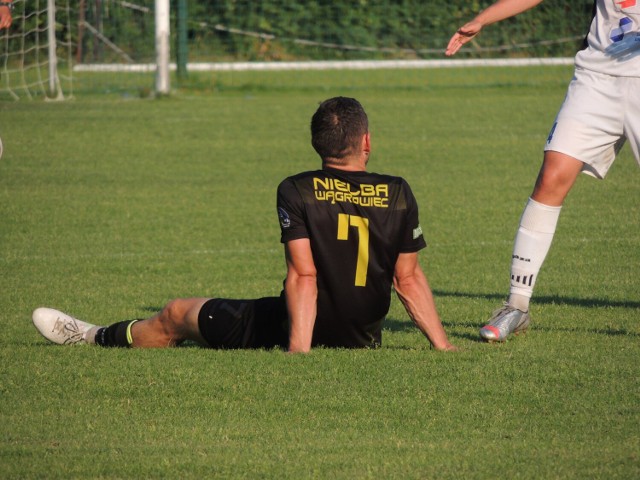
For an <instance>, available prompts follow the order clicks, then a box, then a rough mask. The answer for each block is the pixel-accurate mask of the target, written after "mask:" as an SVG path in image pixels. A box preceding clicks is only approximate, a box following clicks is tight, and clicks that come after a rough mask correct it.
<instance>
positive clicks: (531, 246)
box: [508, 198, 562, 312]
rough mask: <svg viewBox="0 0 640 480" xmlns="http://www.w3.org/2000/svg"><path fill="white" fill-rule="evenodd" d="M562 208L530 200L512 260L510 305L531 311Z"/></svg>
mask: <svg viewBox="0 0 640 480" xmlns="http://www.w3.org/2000/svg"><path fill="white" fill-rule="evenodd" d="M561 208H562V207H550V206H548V205H543V204H542V203H538V202H536V201H535V200H533V199H531V198H530V199H529V201H528V202H527V205H526V206H525V207H524V211H523V212H522V217H521V218H520V227H519V228H518V233H516V238H515V240H514V243H513V255H512V257H511V290H510V295H509V300H508V303H509V304H510V305H511V306H513V307H516V308H517V309H518V310H522V311H523V312H526V311H527V310H529V300H530V299H531V295H532V294H533V287H534V285H535V283H536V279H537V277H538V272H540V268H541V267H542V264H543V262H544V259H545V258H546V256H547V253H548V252H549V248H550V247H551V241H552V240H553V235H554V234H555V231H556V225H557V223H558V217H559V216H560V210H561Z"/></svg>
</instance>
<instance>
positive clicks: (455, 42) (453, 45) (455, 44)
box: [444, 22, 482, 56]
mask: <svg viewBox="0 0 640 480" xmlns="http://www.w3.org/2000/svg"><path fill="white" fill-rule="evenodd" d="M481 29H482V25H480V24H479V23H477V22H469V23H467V24H465V25H463V26H462V27H460V28H459V29H458V31H457V32H456V33H455V34H454V35H453V37H451V40H449V44H448V45H447V49H446V50H445V52H444V53H445V55H447V56H451V55H454V54H455V53H456V52H457V51H458V50H460V48H461V47H462V46H463V45H464V44H465V43H467V42H469V41H470V40H471V39H472V38H474V37H475V36H476V35H477V34H478V33H480V30H481Z"/></svg>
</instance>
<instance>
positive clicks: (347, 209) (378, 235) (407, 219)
mask: <svg viewBox="0 0 640 480" xmlns="http://www.w3.org/2000/svg"><path fill="white" fill-rule="evenodd" d="M278 215H279V218H280V228H281V234H282V235H281V241H282V242H283V243H286V242H289V241H291V240H296V239H299V238H309V239H310V242H311V250H312V254H313V260H314V263H315V267H316V270H317V284H318V305H317V317H316V322H315V327H314V331H313V340H312V345H313V346H316V345H324V346H329V347H367V346H378V345H380V342H381V333H382V321H383V320H384V318H385V316H386V314H387V312H388V311H389V304H390V302H391V286H392V282H393V272H394V267H395V264H396V260H397V259H398V255H399V254H400V253H409V252H417V251H418V250H420V249H422V248H424V247H425V246H426V243H425V241H424V238H423V235H422V230H421V228H420V224H419V221H418V206H417V204H416V200H415V198H414V196H413V193H412V192H411V189H410V187H409V185H408V184H407V182H406V181H405V180H403V179H402V178H400V177H392V176H389V175H379V174H375V173H368V172H346V171H343V170H337V169H331V168H326V169H323V170H317V171H312V172H305V173H301V174H299V175H295V176H293V177H289V178H287V179H285V180H284V181H283V182H282V183H281V184H280V186H279V187H278Z"/></svg>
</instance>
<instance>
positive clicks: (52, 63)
mask: <svg viewBox="0 0 640 480" xmlns="http://www.w3.org/2000/svg"><path fill="white" fill-rule="evenodd" d="M47 40H48V43H49V93H50V94H51V96H54V95H56V93H57V84H58V82H57V79H58V57H57V55H56V2H55V1H54V0H47Z"/></svg>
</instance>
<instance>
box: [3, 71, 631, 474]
mask: <svg viewBox="0 0 640 480" xmlns="http://www.w3.org/2000/svg"><path fill="white" fill-rule="evenodd" d="M570 77H571V69H570V68H568V67H546V68H533V67H531V68H529V67H528V68H502V69H498V68H485V69H477V70H472V69H451V70H440V71H435V70H419V71H397V72H392V71H384V72H296V73H289V74H288V73H286V72H271V73H269V72H265V73H238V72H235V73H232V72H231V73H226V74H215V76H214V77H202V78H201V79H194V78H192V79H191V82H192V83H193V85H195V87H194V88H192V89H185V90H182V91H180V92H178V93H176V94H175V95H173V96H171V97H169V98H161V99H156V100H148V99H139V98H136V97H135V96H131V95H125V94H117V95H116V94H113V95H102V96H98V95H83V94H80V95H78V96H77V98H75V99H73V100H70V101H66V102H62V103H51V102H39V101H20V102H15V103H13V102H0V137H1V138H2V141H3V144H4V153H3V156H2V158H1V159H0V273H1V274H0V312H1V314H0V315H1V317H0V318H1V324H0V326H1V328H0V365H1V367H0V478H7V479H8V478H16V479H17V478H20V479H26V478H60V479H68V478H105V479H107V478H160V477H162V478H180V479H183V478H273V479H276V478H277V479H283V478H288V479H302V478H333V479H353V478H358V479H360V478H375V479H382V478H398V479H412V478H415V479H423V478H445V479H447V478H450V479H460V478H478V479H484V478H487V479H494V478H603V479H605V478H606V479H610V478H639V477H640V375H639V359H640V294H639V291H640V236H639V233H640V203H639V202H638V200H639V192H640V191H639V189H638V184H639V182H640V170H639V169H638V167H637V165H636V163H635V160H634V159H633V156H632V154H631V151H630V149H629V148H628V146H627V147H625V148H624V149H623V151H622V152H621V154H620V156H619V158H618V160H617V161H616V163H615V164H614V166H613V168H612V170H611V171H610V173H609V176H608V177H607V179H606V180H605V181H597V180H594V179H592V178H589V177H586V176H583V177H582V178H580V179H579V180H578V182H577V184H576V186H575V188H574V189H573V190H572V192H571V194H570V196H569V198H568V199H567V201H566V203H565V206H564V209H563V212H562V215H561V217H560V222H559V225H558V229H557V233H556V236H555V239H554V244H553V246H552V248H551V252H550V254H549V256H548V258H547V262H546V263H545V265H544V267H543V270H542V272H541V275H540V278H539V280H538V283H537V288H536V293H535V297H534V302H533V304H532V310H531V314H532V319H533V322H532V326H531V328H530V330H529V332H528V333H527V334H526V335H523V336H519V337H516V338H513V339H511V340H509V341H508V342H506V343H504V344H499V345H493V344H492V345H490V344H485V343H482V342H480V341H479V340H478V336H477V333H478V329H479V327H480V326H481V325H482V324H483V322H484V321H485V320H486V319H487V318H488V317H489V316H490V315H491V313H492V311H493V310H494V309H495V308H497V307H498V306H500V304H501V302H502V301H503V300H504V298H505V297H506V294H507V292H508V285H509V278H508V277H509V265H510V256H511V248H512V240H513V236H514V234H515V231H516V228H517V224H518V219H519V215H520V213H521V211H522V207H523V206H524V203H525V202H526V200H527V197H528V195H529V193H530V192H531V188H532V186H533V182H534V180H535V176H536V174H537V171H538V168H539V165H540V162H541V159H542V147H543V144H544V141H545V139H546V136H547V133H548V130H549V128H550V126H551V124H552V122H553V118H554V116H555V113H556V111H557V109H558V107H559V106H560V103H561V102H562V99H563V97H564V93H565V90H566V85H567V83H568V81H569V80H570ZM335 95H346V96H353V97H356V98H357V99H358V100H360V101H361V102H362V104H363V105H364V107H365V109H366V110H367V112H368V114H369V121H370V128H371V132H372V148H373V153H372V156H371V161H370V163H369V169H370V170H371V171H375V172H381V173H389V174H395V175H400V176H403V177H405V178H406V179H407V180H408V181H409V183H410V184H411V186H412V188H413V191H414V194H415V196H416V198H417V200H418V204H419V207H420V217H421V224H422V228H423V230H424V233H425V238H426V240H427V242H428V244H429V247H428V248H427V249H426V250H424V251H423V252H422V253H421V257H420V258H421V263H422V266H423V268H424V270H425V272H426V274H427V277H428V278H429V281H430V284H431V287H432V289H433V290H434V294H435V298H436V303H437V305H438V309H439V311H440V315H441V317H442V319H443V323H444V324H445V328H446V329H447V331H448V333H449V335H450V338H451V340H452V342H453V343H454V344H456V345H458V346H459V347H461V348H462V351H461V352H459V353H440V352H435V351H432V350H430V349H429V345H428V342H427V341H426V340H425V339H424V338H423V337H422V336H421V334H420V333H419V331H418V330H417V329H416V328H415V327H414V326H413V325H412V323H411V321H410V320H409V318H408V317H407V315H406V314H405V313H404V310H403V308H402V306H401V304H400V302H399V300H397V298H394V300H393V302H392V307H391V311H390V314H389V317H388V319H387V321H386V324H385V330H384V333H383V347H382V348H380V349H378V350H373V351H349V350H329V349H319V350H315V351H313V352H312V353H310V354H308V355H288V354H285V353H283V352H281V351H213V350H206V349H202V348H198V347H196V346H193V345H186V346H182V347H179V348H176V349H170V350H169V349H167V350H122V349H100V348H91V347H88V346H77V347H66V348H65V347H60V346H57V345H52V344H48V343H47V341H46V340H45V339H43V338H42V337H40V335H39V334H38V333H37V332H36V330H35V329H34V328H33V326H32V324H31V312H32V310H33V309H35V308H36V307H39V306H48V307H53V308H58V309H60V310H63V311H66V312H68V313H70V314H72V315H74V316H76V317H78V318H81V319H85V320H87V321H90V322H92V323H98V324H109V323H112V322H114V321H118V320H123V319H127V318H137V317H146V316H149V315H151V314H152V313H153V312H155V311H156V310H157V309H159V308H161V307H162V306H163V305H164V304H165V303H166V302H167V301H168V300H170V299H172V298H175V297H179V296H226V297H238V298H252V297H259V296H265V295H277V294H278V293H279V291H280V288H281V286H282V280H283V277H284V274H285V265H284V260H283V255H282V251H283V248H282V246H281V245H280V243H279V227H278V220H277V215H276V212H275V188H276V186H277V184H278V183H279V182H280V180H282V179H283V178H284V177H286V176H288V175H291V174H293V173H297V172H299V171H302V170H308V169H315V168H318V167H319V165H320V163H319V159H318V158H317V157H316V155H315V152H314V151H313V149H312V148H311V146H310V135H309V120H310V117H311V115H312V114H313V112H314V111H315V108H316V107H317V104H318V102H320V101H321V100H324V99H326V98H328V97H331V96H335Z"/></svg>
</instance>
